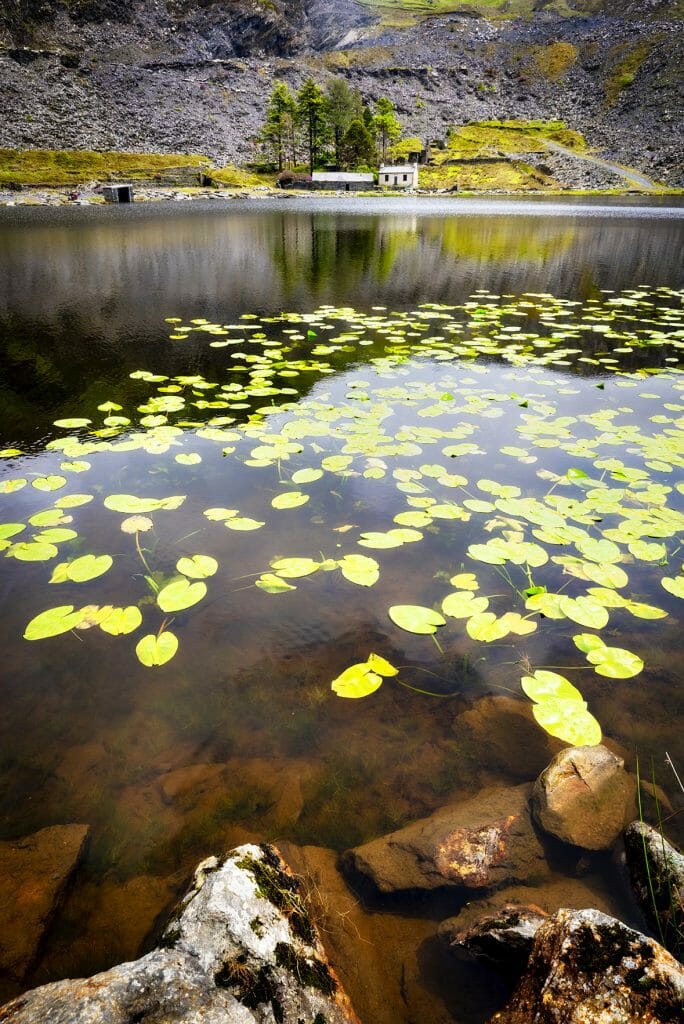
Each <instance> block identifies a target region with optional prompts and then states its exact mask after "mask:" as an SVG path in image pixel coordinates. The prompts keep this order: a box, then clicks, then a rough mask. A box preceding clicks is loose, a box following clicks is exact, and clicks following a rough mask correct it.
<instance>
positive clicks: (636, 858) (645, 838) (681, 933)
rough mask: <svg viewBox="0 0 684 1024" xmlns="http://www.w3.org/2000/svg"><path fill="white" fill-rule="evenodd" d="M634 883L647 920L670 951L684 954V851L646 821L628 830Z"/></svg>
mask: <svg viewBox="0 0 684 1024" xmlns="http://www.w3.org/2000/svg"><path fill="white" fill-rule="evenodd" d="M624 840H625V854H626V857H627V867H628V868H629V874H630V878H631V880H632V887H633V888H634V892H635V893H636V896H637V899H638V901H639V904H640V906H641V909H642V911H643V912H644V916H645V917H646V920H647V921H648V922H649V924H650V925H651V927H652V928H653V931H654V934H656V935H659V936H660V937H661V938H662V940H663V944H664V945H665V947H666V948H667V949H669V950H670V952H671V953H674V955H675V956H676V957H679V958H680V959H681V957H682V955H683V954H684V855H682V854H681V853H680V852H679V850H676V849H675V848H674V846H672V845H671V843H668V841H667V839H665V837H664V836H662V835H661V834H660V832H658V831H657V829H655V828H652V827H651V826H650V825H647V824H646V823H645V822H643V821H633V822H632V823H631V825H628V826H627V829H626V830H625V836H624Z"/></svg>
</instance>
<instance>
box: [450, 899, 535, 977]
mask: <svg viewBox="0 0 684 1024" xmlns="http://www.w3.org/2000/svg"><path fill="white" fill-rule="evenodd" d="M547 917H548V914H547V913H546V912H545V911H544V910H542V909H541V907H537V906H535V905H534V904H516V903H504V904H503V905H502V906H501V907H500V909H499V911H498V912H497V913H493V914H483V915H481V916H480V917H479V918H478V919H477V920H476V921H475V923H474V924H473V925H471V926H470V927H469V928H462V929H458V930H455V929H454V924H457V923H458V918H454V919H452V920H447V921H444V922H442V924H441V925H440V929H439V934H440V936H441V937H442V939H443V940H444V941H445V942H446V943H447V945H448V947H449V949H450V950H451V952H452V953H454V954H455V955H456V956H462V955H466V956H468V957H472V958H473V959H474V960H479V961H481V962H482V963H485V964H488V965H492V966H494V967H498V968H500V969H503V970H504V971H505V972H506V973H513V974H517V975H519V974H522V972H523V971H524V970H525V968H526V967H527V961H528V960H529V956H530V953H531V952H532V946H533V944H534V937H535V935H536V934H537V932H538V931H539V928H540V927H541V925H542V924H543V923H544V921H545V920H546V919H547Z"/></svg>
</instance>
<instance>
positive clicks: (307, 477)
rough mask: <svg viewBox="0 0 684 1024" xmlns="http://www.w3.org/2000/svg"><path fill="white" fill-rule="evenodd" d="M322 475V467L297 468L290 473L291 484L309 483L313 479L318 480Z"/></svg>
mask: <svg viewBox="0 0 684 1024" xmlns="http://www.w3.org/2000/svg"><path fill="white" fill-rule="evenodd" d="M322 476H323V470H322V469H298V470H297V471H296V473H293V474H292V483H293V484H310V483H313V481H314V480H320V479H321V477H322Z"/></svg>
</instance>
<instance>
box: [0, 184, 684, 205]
mask: <svg viewBox="0 0 684 1024" xmlns="http://www.w3.org/2000/svg"><path fill="white" fill-rule="evenodd" d="M133 189H134V199H133V203H132V204H126V203H124V204H117V203H105V201H104V199H103V197H102V195H101V194H100V193H99V192H98V191H97V190H95V189H92V188H85V189H74V188H72V187H70V186H51V187H45V188H40V187H31V186H25V187H22V188H21V190H12V189H3V188H0V207H10V208H11V207H36V206H52V207H55V206H59V207H64V206H66V207H83V206H89V207H99V206H112V207H115V206H118V205H123V206H127V205H133V206H139V205H143V204H148V203H164V202H196V201H197V200H207V199H212V200H236V199H285V200H289V201H292V200H301V199H310V198H311V197H312V196H314V195H315V196H317V197H321V198H328V199H329V198H338V199H345V200H350V201H357V202H358V201H363V200H368V199H412V200H418V201H420V200H423V199H441V200H444V199H491V198H496V199H531V200H533V201H534V200H539V199H544V198H548V199H555V200H557V199H563V198H566V197H567V198H568V199H573V198H574V199H582V198H599V199H600V198H606V199H635V198H639V199H647V200H651V199H654V198H657V199H667V198H677V197H681V196H684V189H682V188H671V189H659V190H658V191H657V192H656V191H650V190H646V189H558V190H543V189H539V190H532V189H524V190H523V189H521V190H518V191H508V190H504V189H483V190H481V191H474V190H463V191H453V190H451V189H434V190H427V189H420V190H416V191H401V192H397V191H392V190H391V189H386V190H385V189H383V190H379V189H377V190H373V191H372V192H339V191H330V192H327V191H323V190H317V191H316V192H315V193H314V192H312V191H311V190H309V189H280V188H276V187H269V186H267V185H255V186H239V187H235V188H219V189H216V188H208V187H196V188H195V187H185V188H181V187H178V188H173V187H172V188H169V187H164V186H139V187H138V186H135V185H134V186H133Z"/></svg>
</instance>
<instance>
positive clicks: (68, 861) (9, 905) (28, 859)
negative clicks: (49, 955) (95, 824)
mask: <svg viewBox="0 0 684 1024" xmlns="http://www.w3.org/2000/svg"><path fill="white" fill-rule="evenodd" d="M88 832H89V826H88V825H52V826H51V827H49V828H43V829H41V830H40V831H39V832H34V833H33V834H32V835H29V836H24V838H22V839H15V840H13V841H12V842H4V843H0V981H1V980H2V976H3V975H4V985H3V987H4V988H5V991H6V992H7V991H8V989H9V991H10V992H11V991H14V992H16V991H18V986H19V983H21V981H22V980H23V978H24V977H25V975H26V973H27V971H28V970H29V968H30V967H31V965H32V963H33V961H34V959H35V957H36V954H37V952H38V947H39V945H40V941H41V939H42V937H43V934H44V933H45V930H46V928H47V927H48V925H49V924H50V921H51V920H52V918H53V916H54V914H55V911H56V910H57V908H58V907H59V904H60V902H61V899H62V897H63V896H64V893H65V890H66V888H67V886H68V884H69V881H70V879H71V876H72V875H73V872H74V870H75V868H76V866H77V865H78V862H79V861H80V859H81V856H82V854H83V851H84V849H85V844H86V840H87V838H88ZM12 985H14V988H12V987H11V986H12ZM0 991H1V989H0ZM5 998H7V995H5Z"/></svg>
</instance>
